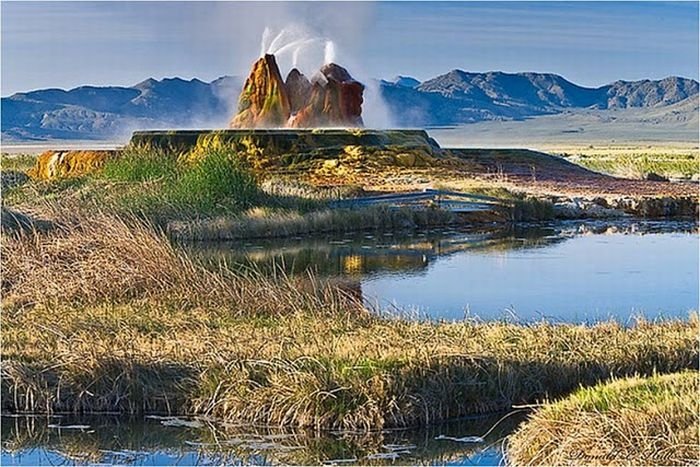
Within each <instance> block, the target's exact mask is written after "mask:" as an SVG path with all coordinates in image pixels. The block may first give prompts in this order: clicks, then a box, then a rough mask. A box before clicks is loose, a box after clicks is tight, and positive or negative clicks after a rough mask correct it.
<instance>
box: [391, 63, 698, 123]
mask: <svg viewBox="0 0 700 467" xmlns="http://www.w3.org/2000/svg"><path fill="white" fill-rule="evenodd" d="M382 84H383V85H382V93H383V95H384V97H385V100H386V101H387V103H388V105H389V107H390V110H391V112H392V113H393V114H394V115H395V116H396V118H397V119H398V121H399V123H401V124H404V125H456V124H461V123H471V122H479V121H485V120H519V119H523V118H527V117H533V116H537V115H548V114H556V113H561V112H562V111H563V110H564V109H573V108H582V109H583V108H593V109H624V108H631V107H654V106H663V105H670V104H674V103H676V102H680V101H682V100H684V99H687V98H688V97H691V96H697V95H698V82H697V81H694V80H690V79H685V78H678V77H669V78H665V79H663V80H659V81H650V80H644V81H633V82H627V81H616V82H615V83H612V84H609V85H606V86H601V87H599V88H585V87H582V86H578V85H576V84H574V83H571V82H570V81H567V80H566V79H564V78H562V77H561V76H558V75H553V74H543V73H502V72H489V73H468V72H465V71H462V70H452V71H450V72H449V73H446V74H444V75H441V76H438V77H436V78H433V79H430V80H428V81H424V82H423V83H421V84H419V85H418V86H416V87H412V88H409V87H406V86H402V85H400V84H399V83H398V82H395V83H387V82H384V83H382Z"/></svg>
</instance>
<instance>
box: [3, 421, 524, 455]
mask: <svg viewBox="0 0 700 467" xmlns="http://www.w3.org/2000/svg"><path fill="white" fill-rule="evenodd" d="M502 417H503V416H502V415H500V416H489V417H481V418H473V419H467V420H462V421H458V422H452V423H449V424H443V425H436V426H432V427H429V428H427V429H422V430H417V431H416V430H395V431H383V432H372V433H353V432H330V433H321V434H318V433H311V432H298V431H297V432H293V431H280V430H272V429H265V428H255V427H250V426H235V425H231V424H225V423H222V422H217V421H214V420H206V419H201V418H175V417H158V416H152V417H146V418H138V419H124V418H119V417H111V416H105V415H102V416H93V417H82V418H75V417H68V416H65V417H64V416H59V417H51V418H46V417H34V416H12V417H9V416H3V417H2V454H1V457H0V463H1V464H2V465H73V464H90V465H96V464H129V465H195V464H196V465H221V464H225V465H240V464H246V465H247V464H254V465H269V464H297V465H299V464H301V465H318V464H336V465H348V464H349V465H355V464H362V465H392V464H400V465H407V464H408V465H413V464H424V465H425V464H428V465H430V464H439V465H498V464H499V463H501V462H502V460H503V450H502V449H503V447H502V446H503V439H504V437H505V436H506V435H507V434H508V433H510V432H511V431H512V430H513V429H514V428H515V427H516V426H517V423H518V422H520V421H521V420H522V414H515V415H510V416H507V417H506V418H505V419H503V418H502Z"/></svg>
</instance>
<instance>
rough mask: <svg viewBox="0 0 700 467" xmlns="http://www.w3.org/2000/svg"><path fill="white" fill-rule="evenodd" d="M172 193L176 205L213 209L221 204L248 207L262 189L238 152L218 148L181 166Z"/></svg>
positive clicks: (206, 209) (259, 194)
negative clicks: (190, 163) (193, 161)
mask: <svg viewBox="0 0 700 467" xmlns="http://www.w3.org/2000/svg"><path fill="white" fill-rule="evenodd" d="M171 196H172V199H173V201H174V202H175V203H176V204H179V205H184V206H187V207H196V208H198V209H200V210H205V211H212V210H214V209H216V208H217V207H218V206H220V205H226V206H227V207H234V208H244V207H248V206H250V205H252V204H253V202H254V201H255V200H256V199H258V198H259V197H260V196H261V192H260V190H259V188H258V185H257V182H256V180H255V177H254V176H253V174H252V172H251V171H250V170H249V169H248V168H247V167H246V166H245V164H244V163H243V162H242V161H241V160H240V158H239V157H238V155H237V154H236V153H233V152H230V151H227V150H225V149H216V150H212V151H210V152H209V153H207V154H206V155H205V156H204V157H203V158H202V159H201V160H200V161H198V162H195V163H193V164H192V165H190V166H187V167H186V168H184V169H182V171H181V173H180V175H179V177H178V178H177V180H176V182H175V183H174V185H173V186H172V191H171Z"/></svg>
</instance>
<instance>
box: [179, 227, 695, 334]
mask: <svg viewBox="0 0 700 467" xmlns="http://www.w3.org/2000/svg"><path fill="white" fill-rule="evenodd" d="M698 248H699V246H698V234H697V224H696V223H694V222H693V221H663V222H658V221H638V220H637V221H617V222H613V223H609V222H600V221H589V222H558V223H549V224H531V225H524V226H517V227H515V226H510V227H503V226H488V227H481V228H479V229H469V230H460V229H452V228H447V229H434V230H429V231H421V232H403V233H361V234H354V235H345V236H340V237H331V238H310V239H304V238H295V239H284V240H259V241H247V242H234V243H228V242H226V243H213V244H212V243H199V244H194V245H189V246H188V249H190V250H191V251H194V252H195V253H196V254H197V255H199V256H201V257H204V258H206V259H207V260H208V261H210V262H212V263H217V262H220V261H221V260H225V261H226V263H227V264H228V265H229V267H234V268H240V269H246V268H251V267H252V268H254V269H255V270H258V271H263V272H264V273H267V274H275V273H280V271H284V272H285V273H286V274H291V275H295V274H297V275H298V274H308V273H309V272H310V271H311V272H313V273H314V274H315V275H316V276H318V277H321V278H324V279H325V280H332V281H335V282H336V283H337V284H339V285H341V286H342V287H344V288H346V289H347V290H348V291H350V292H351V293H354V294H356V295H358V296H361V297H362V299H363V300H364V302H365V303H366V304H367V306H369V307H371V308H372V309H374V310H376V311H377V312H378V313H389V314H401V315H407V316H410V317H413V318H418V319H445V320H460V319H465V318H478V319H485V320H491V319H507V320H512V321H518V322H532V321H535V320H541V319H546V320H548V321H552V322H574V323H583V322H585V323H590V322H596V321H600V320H605V319H616V320H619V321H621V322H623V323H627V322H630V321H631V320H632V319H634V318H635V317H645V318H648V319H654V318H672V317H681V318H686V317H688V315H689V312H690V311H691V310H697V308H698V300H699V299H700V298H699V295H698V255H699V249H698Z"/></svg>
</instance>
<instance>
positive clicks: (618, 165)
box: [564, 147, 700, 179]
mask: <svg viewBox="0 0 700 467" xmlns="http://www.w3.org/2000/svg"><path fill="white" fill-rule="evenodd" d="M571 151H572V153H565V154H564V155H565V156H566V157H567V158H569V159H570V160H572V161H574V162H576V163H577V164H580V165H582V166H584V167H586V168H589V169H591V170H594V171H596V172H603V173H607V174H611V175H616V176H622V177H628V178H643V177H645V176H646V175H648V174H650V173H654V174H657V175H661V176H663V177H668V178H679V179H690V178H693V177H697V176H698V174H699V173H700V152H699V151H698V149H697V148H695V149H692V148H682V149H677V148H668V149H667V148H664V147H650V148H646V149H644V148H641V147H632V148H625V147H619V148H617V147H611V148H608V147H590V148H579V149H572V150H571Z"/></svg>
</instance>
